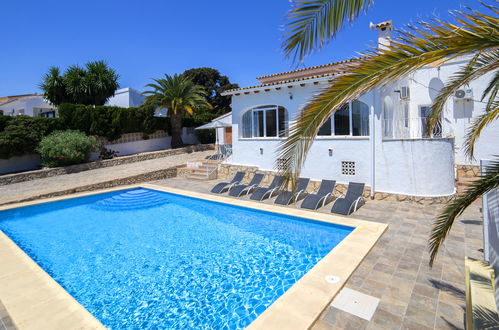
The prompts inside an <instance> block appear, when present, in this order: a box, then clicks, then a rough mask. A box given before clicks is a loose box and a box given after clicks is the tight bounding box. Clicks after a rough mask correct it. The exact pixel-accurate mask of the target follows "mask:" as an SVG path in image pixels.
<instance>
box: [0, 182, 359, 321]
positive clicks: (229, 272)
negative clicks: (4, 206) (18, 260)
mask: <svg viewBox="0 0 499 330" xmlns="http://www.w3.org/2000/svg"><path fill="white" fill-rule="evenodd" d="M0 230H3V231H4V232H5V233H6V234H7V235H8V236H9V237H10V238H11V239H12V240H13V241H14V242H15V243H16V244H17V245H18V246H20V247H21V248H22V249H23V250H24V251H25V252H26V253H27V254H28V255H29V256H30V257H31V258H32V259H33V260H35V261H36V262H37V263H38V264H39V265H40V266H41V267H42V268H43V269H44V270H45V271H46V272H47V273H48V274H50V275H51V276H52V277H53V278H54V279H55V280H56V281H57V282H58V283H59V284H61V286H63V287H64V288H65V289H66V290H67V291H68V292H69V293H70V294H71V295H72V296H73V297H74V298H75V299H76V300H78V301H79V302H80V303H81V304H82V305H83V306H84V307H86V308H87V309H88V310H89V311H90V312H91V313H92V314H93V315H94V316H95V317H96V318H97V319H99V320H100V321H101V322H102V323H103V324H104V325H105V326H107V327H110V328H155V327H168V328H224V327H225V328H243V327H245V326H247V325H249V324H250V323H251V322H252V321H253V320H254V319H255V318H256V317H257V316H258V315H260V314H261V313H262V312H263V311H264V310H265V309H266V308H267V307H268V306H269V305H271V304H272V303H273V302H274V301H275V300H276V299H278V298H279V297H280V296H281V295H282V294H283V293H284V292H285V291H286V290H288V289H289V288H290V287H291V286H292V285H293V284H294V283H295V282H297V281H298V280H299V279H300V278H301V277H302V276H303V275H304V274H305V273H307V272H308V271H309V270H310V269H311V268H312V267H313V266H314V265H315V264H316V263H317V262H318V261H319V260H321V259H322V258H323V257H324V256H325V255H326V254H328V253H329V252H330V251H331V249H333V248H334V247H335V246H336V245H337V244H338V243H339V242H340V241H342V240H343V239H344V238H345V237H346V236H347V235H348V234H349V233H350V232H351V231H352V230H353V228H351V227H345V226H339V225H333V224H328V223H322V222H317V221H311V220H306V219H302V218H295V217H292V216H287V215H282V214H276V213H269V212H263V211H258V210H252V209H247V208H242V207H238V206H233V205H227V204H221V203H215V202H210V201H206V200H200V199H196V198H190V197H186V196H181V195H175V194H170V193H165V192H160V191H156V190H149V189H143V188H137V189H130V190H122V191H115V192H109V193H104V194H98V195H92V196H87V197H81V198H76V199H70V200H63V201H58V202H53V203H47V204H40V205H35V206H29V207H24V208H16V209H11V210H7V211H2V212H0Z"/></svg>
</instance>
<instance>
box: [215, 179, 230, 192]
mask: <svg viewBox="0 0 499 330" xmlns="http://www.w3.org/2000/svg"><path fill="white" fill-rule="evenodd" d="M229 184H230V183H229V182H220V183H217V184H216V185H215V187H213V188H211V192H212V193H216V194H219V193H220V192H222V190H224V189H225V187H227V186H228V185H229Z"/></svg>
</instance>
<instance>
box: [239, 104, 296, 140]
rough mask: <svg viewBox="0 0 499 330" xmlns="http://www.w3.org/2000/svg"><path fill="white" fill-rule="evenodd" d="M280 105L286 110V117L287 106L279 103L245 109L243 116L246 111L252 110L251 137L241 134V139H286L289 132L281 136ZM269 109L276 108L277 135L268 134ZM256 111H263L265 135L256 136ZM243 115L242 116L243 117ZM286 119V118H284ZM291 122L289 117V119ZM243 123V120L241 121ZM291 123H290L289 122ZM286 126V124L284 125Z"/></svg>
mask: <svg viewBox="0 0 499 330" xmlns="http://www.w3.org/2000/svg"><path fill="white" fill-rule="evenodd" d="M279 107H282V108H283V109H284V112H285V117H286V114H287V110H286V108H285V107H283V106H280V105H277V104H269V105H261V106H256V107H254V108H251V109H249V110H247V111H245V112H244V113H243V114H242V116H244V115H245V114H246V113H248V112H251V115H250V116H251V137H242V136H240V137H239V138H240V139H243V140H251V139H284V138H286V137H287V134H286V135H285V136H284V137H281V136H280V134H279V133H280V130H279V126H280V125H279V124H280V122H279ZM269 110H275V120H276V135H275V136H267V114H266V112H267V111H269ZM255 112H263V135H262V136H256V125H255V121H254V120H255ZM242 116H241V118H242ZM284 121H286V119H284ZM288 122H289V119H288ZM241 124H242V122H241ZM288 125H289V124H288ZM284 127H286V125H284Z"/></svg>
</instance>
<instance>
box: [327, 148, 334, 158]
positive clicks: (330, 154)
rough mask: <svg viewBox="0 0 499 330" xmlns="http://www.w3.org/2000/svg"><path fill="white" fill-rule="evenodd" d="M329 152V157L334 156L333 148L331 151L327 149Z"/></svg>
mask: <svg viewBox="0 0 499 330" xmlns="http://www.w3.org/2000/svg"><path fill="white" fill-rule="evenodd" d="M327 151H328V152H329V157H332V156H333V148H329V149H327Z"/></svg>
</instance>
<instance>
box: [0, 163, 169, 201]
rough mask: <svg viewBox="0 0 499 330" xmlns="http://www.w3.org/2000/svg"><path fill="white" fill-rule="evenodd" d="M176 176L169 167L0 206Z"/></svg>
mask: <svg viewBox="0 0 499 330" xmlns="http://www.w3.org/2000/svg"><path fill="white" fill-rule="evenodd" d="M176 176H177V167H176V166H173V167H169V168H167V169H162V170H157V171H153V172H148V173H142V174H138V175H134V176H129V177H126V178H119V179H115V180H109V181H104V182H99V183H94V184H89V185H85V186H79V187H76V188H71V189H66V190H60V191H55V192H51V193H47V194H40V195H36V196H30V197H28V198H24V199H19V200H13V201H9V202H6V203H2V204H1V205H7V204H13V203H22V202H29V201H32V200H36V199H41V198H51V197H57V196H63V195H70V194H76V193H80V192H85V191H93V190H99V189H106V188H112V187H117V186H124V185H131V184H137V183H142V182H148V181H155V180H163V179H169V178H174V177H176Z"/></svg>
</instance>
